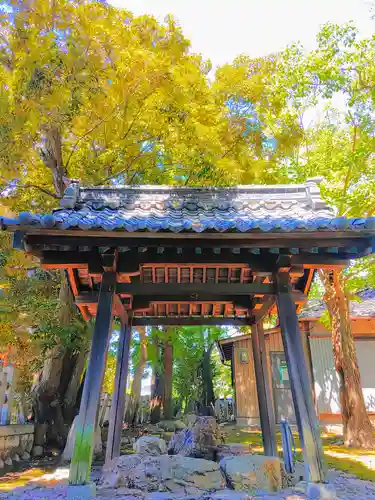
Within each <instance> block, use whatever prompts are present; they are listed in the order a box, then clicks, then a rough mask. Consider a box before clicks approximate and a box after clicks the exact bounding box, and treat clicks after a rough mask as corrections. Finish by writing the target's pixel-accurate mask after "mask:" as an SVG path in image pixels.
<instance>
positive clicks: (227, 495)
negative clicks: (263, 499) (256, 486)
mask: <svg viewBox="0 0 375 500" xmlns="http://www.w3.org/2000/svg"><path fill="white" fill-rule="evenodd" d="M253 498H254V497H253V495H251V494H250V493H247V492H246V491H233V490H222V491H215V492H213V493H207V495H203V496H202V497H201V500H252V499H253Z"/></svg>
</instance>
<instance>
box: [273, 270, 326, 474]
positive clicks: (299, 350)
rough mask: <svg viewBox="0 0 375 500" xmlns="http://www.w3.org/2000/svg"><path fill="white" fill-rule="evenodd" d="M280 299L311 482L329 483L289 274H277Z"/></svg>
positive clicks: (282, 323)
mask: <svg viewBox="0 0 375 500" xmlns="http://www.w3.org/2000/svg"><path fill="white" fill-rule="evenodd" d="M274 280H275V285H276V292H277V294H276V300H277V308H278V313H279V321H280V328H281V336H282V339H283V344H284V351H285V357H286V362H287V365H288V373H289V378H290V384H291V389H292V396H293V402H294V408H295V414H296V419H297V426H298V431H299V435H300V440H301V444H302V447H303V456H304V461H305V467H306V472H307V474H308V476H307V477H308V480H309V481H312V482H317V483H319V482H325V470H326V468H325V462H324V456H323V447H322V442H321V438H320V429H319V421H318V417H317V415H316V411H315V408H314V401H313V395H312V389H311V381H310V377H309V373H308V369H307V363H306V358H305V354H304V351H303V345H302V339H301V333H300V329H299V325H298V318H297V313H296V306H295V303H294V300H293V298H292V289H291V285H290V282H289V272H281V271H279V272H278V273H276V274H275V277H274Z"/></svg>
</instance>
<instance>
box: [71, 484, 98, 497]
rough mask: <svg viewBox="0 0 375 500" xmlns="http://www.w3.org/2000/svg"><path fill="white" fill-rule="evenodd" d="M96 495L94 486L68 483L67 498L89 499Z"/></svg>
mask: <svg viewBox="0 0 375 500" xmlns="http://www.w3.org/2000/svg"><path fill="white" fill-rule="evenodd" d="M95 495H96V486H95V484H93V483H88V484H77V485H76V484H69V486H68V500H91V499H92V498H94V497H95Z"/></svg>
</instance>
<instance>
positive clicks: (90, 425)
mask: <svg viewBox="0 0 375 500" xmlns="http://www.w3.org/2000/svg"><path fill="white" fill-rule="evenodd" d="M115 286H116V273H115V272H113V271H108V272H105V273H103V277H102V284H101V287H100V292H99V300H98V309H97V314H96V321H95V328H94V334H93V338H92V344H91V352H90V358H89V364H88V367H87V372H86V377H85V383H84V386H83V392H82V400H81V406H80V410H79V416H78V418H77V428H76V435H75V441H74V448H73V456H72V463H71V466H70V471H69V483H70V484H73V485H79V484H86V483H88V482H89V479H90V470H91V462H92V455H93V449H94V438H95V430H96V425H97V417H98V411H99V404H100V391H101V388H102V383H103V375H104V370H105V363H106V357H107V350H108V343H109V336H110V331H111V323H112V305H113V295H114V291H115Z"/></svg>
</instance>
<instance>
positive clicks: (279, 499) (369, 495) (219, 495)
mask: <svg viewBox="0 0 375 500" xmlns="http://www.w3.org/2000/svg"><path fill="white" fill-rule="evenodd" d="M329 483H330V484H331V485H333V487H334V488H335V491H336V495H337V499H338V500H353V499H355V500H371V499H374V500H375V483H372V482H370V481H362V480H360V479H357V478H356V477H354V476H350V475H348V474H343V473H340V472H336V471H331V472H330V474H329ZM5 498H6V499H9V500H15V499H17V500H66V498H67V486H66V485H60V486H58V485H56V486H53V487H47V488H46V487H45V488H43V487H40V486H38V485H33V486H26V487H24V488H17V489H15V490H14V491H13V492H8V493H0V499H5ZM109 498H115V499H116V500H143V499H144V500H179V499H180V498H181V496H179V495H168V494H166V493H161V492H160V493H159V492H155V493H149V494H145V493H142V492H140V491H137V492H136V491H131V490H125V489H119V490H111V491H106V492H105V491H103V492H102V493H101V492H100V491H99V492H98V496H97V497H96V500H108V499H109ZM306 498H307V496H306V495H305V494H304V493H302V492H300V491H298V490H296V489H294V488H290V489H288V490H283V491H282V492H279V493H272V494H270V493H262V492H258V493H257V494H256V495H255V496H249V495H246V494H245V493H242V492H235V491H229V490H224V491H222V492H220V491H218V492H216V493H211V494H204V495H203V494H202V496H201V497H199V499H200V500H246V499H252V500H255V499H259V500H260V499H262V500H267V499H269V500H300V499H301V500H302V499H306ZM188 499H190V500H197V497H185V500H188Z"/></svg>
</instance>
